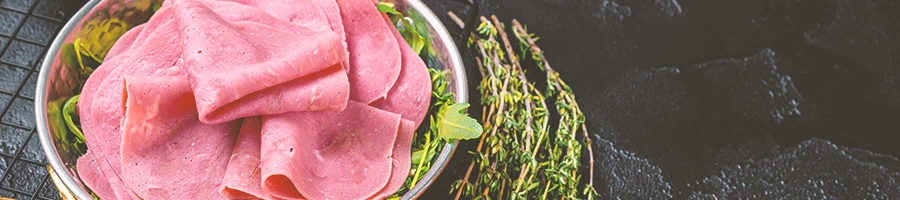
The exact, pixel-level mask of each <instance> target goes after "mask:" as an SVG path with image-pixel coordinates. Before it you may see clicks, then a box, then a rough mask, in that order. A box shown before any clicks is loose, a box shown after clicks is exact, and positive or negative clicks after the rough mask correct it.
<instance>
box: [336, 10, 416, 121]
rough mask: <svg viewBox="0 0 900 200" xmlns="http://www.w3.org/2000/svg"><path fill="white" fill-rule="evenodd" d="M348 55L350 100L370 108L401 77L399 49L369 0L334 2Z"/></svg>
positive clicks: (388, 28) (387, 25) (386, 25)
mask: <svg viewBox="0 0 900 200" xmlns="http://www.w3.org/2000/svg"><path fill="white" fill-rule="evenodd" d="M337 3H338V6H339V7H340V10H341V20H342V21H343V22H344V31H346V33H347V49H348V50H349V51H350V71H348V74H347V76H348V77H349V79H350V100H354V101H357V102H361V103H365V104H369V103H372V102H373V101H375V100H378V99H380V98H384V97H385V96H387V94H388V91H389V90H390V89H391V87H393V85H394V83H395V82H396V81H397V77H398V76H399V75H400V64H401V60H400V49H399V47H398V45H397V44H398V43H397V39H396V38H394V36H393V35H392V34H391V29H393V27H390V25H389V24H386V23H384V21H382V19H381V13H380V12H378V10H377V9H376V8H375V5H374V3H373V2H372V1H371V0H337Z"/></svg>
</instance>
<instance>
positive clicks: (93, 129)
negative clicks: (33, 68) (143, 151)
mask: <svg viewBox="0 0 900 200" xmlns="http://www.w3.org/2000/svg"><path fill="white" fill-rule="evenodd" d="M166 10H167V9H160V12H158V13H157V14H156V15H154V16H153V17H152V18H151V20H150V21H149V22H148V23H147V24H148V25H147V26H146V27H145V28H146V30H148V31H142V33H141V35H142V36H146V37H141V36H139V37H138V38H139V39H138V40H136V41H135V44H133V45H132V50H128V51H126V52H123V53H122V54H120V55H118V56H115V57H113V58H111V59H109V60H106V61H105V62H104V63H103V65H101V66H100V67H99V68H98V70H97V71H95V72H94V73H93V74H92V75H91V77H90V78H89V79H88V81H87V82H86V83H85V87H84V91H83V92H82V98H81V99H84V101H81V99H80V100H79V103H78V107H79V108H78V109H79V112H81V113H80V114H81V115H80V116H81V117H82V118H81V122H82V125H83V126H82V128H83V130H84V133H85V140H86V143H87V145H88V148H89V149H91V151H92V152H93V153H94V154H93V155H94V159H95V160H96V161H97V163H98V165H99V167H100V170H101V172H102V173H103V174H104V175H106V177H107V178H108V179H109V184H110V187H111V188H112V190H113V192H114V194H115V197H116V198H117V199H137V198H138V197H137V196H136V195H135V194H134V193H133V192H132V191H130V190H129V189H127V188H125V187H124V184H123V182H122V179H121V177H120V173H121V171H122V167H121V159H122V158H121V154H120V152H119V147H120V143H119V142H120V141H121V129H120V128H121V123H122V119H123V115H122V113H124V111H123V110H122V109H121V104H122V93H123V88H122V86H123V76H124V75H178V74H183V70H181V68H180V67H179V66H177V65H175V63H176V62H177V61H178V57H179V56H180V54H181V53H180V51H179V49H181V45H180V44H181V43H180V42H179V40H178V39H179V38H180V35H179V33H178V32H174V31H168V30H173V29H175V28H177V27H176V26H175V24H174V23H171V21H169V23H166V22H160V20H163V21H164V20H166V18H169V19H171V17H172V15H171V14H172V13H171V11H166ZM151 26H154V27H157V28H155V29H149V27H151ZM140 38H145V39H143V40H145V41H152V42H139V40H141V39H140Z"/></svg>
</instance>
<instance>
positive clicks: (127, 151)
mask: <svg viewBox="0 0 900 200" xmlns="http://www.w3.org/2000/svg"><path fill="white" fill-rule="evenodd" d="M125 83H126V84H125V88H126V92H127V95H126V96H127V97H126V99H127V100H126V108H125V123H124V127H123V128H122V129H123V133H122V150H121V151H122V180H123V181H124V183H125V185H126V186H127V187H128V188H130V189H131V190H133V191H134V192H135V193H136V194H137V195H138V196H139V197H140V198H142V199H224V198H223V197H222V196H221V195H219V193H218V192H217V190H218V188H219V186H220V185H221V184H222V177H223V176H224V174H225V168H224V167H223V166H226V165H227V163H228V158H229V156H230V155H231V148H232V147H233V146H234V142H235V139H236V136H237V130H238V128H239V125H240V124H239V123H237V122H238V121H234V122H229V123H223V124H218V125H206V124H203V123H200V121H199V120H198V119H197V109H196V107H195V104H194V99H193V94H191V90H190V86H189V83H188V80H187V77H183V76H129V77H127V78H126V82H125Z"/></svg>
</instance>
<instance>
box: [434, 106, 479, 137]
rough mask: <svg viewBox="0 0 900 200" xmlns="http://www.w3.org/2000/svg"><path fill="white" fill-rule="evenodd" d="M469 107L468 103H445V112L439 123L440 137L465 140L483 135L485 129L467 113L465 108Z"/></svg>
mask: <svg viewBox="0 0 900 200" xmlns="http://www.w3.org/2000/svg"><path fill="white" fill-rule="evenodd" d="M468 107H469V104H468V103H460V104H453V105H450V106H447V105H445V107H444V108H443V109H442V110H443V111H444V113H443V114H442V115H441V119H440V122H439V123H438V137H439V138H442V139H445V140H450V139H462V140H465V139H472V138H477V137H479V136H481V133H482V131H483V129H482V127H481V124H478V121H475V119H474V118H472V117H469V116H468V115H466V114H465V109H466V108H468Z"/></svg>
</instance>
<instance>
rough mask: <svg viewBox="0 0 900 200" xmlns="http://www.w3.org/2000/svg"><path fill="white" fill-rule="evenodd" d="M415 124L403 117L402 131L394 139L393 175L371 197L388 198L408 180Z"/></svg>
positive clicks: (392, 154) (392, 155) (401, 122)
mask: <svg viewBox="0 0 900 200" xmlns="http://www.w3.org/2000/svg"><path fill="white" fill-rule="evenodd" d="M415 124H416V123H415V122H413V121H409V120H406V119H401V121H400V131H399V132H398V133H397V140H396V141H394V149H393V153H391V177H390V178H389V179H388V182H387V184H386V185H385V186H384V188H382V189H381V190H380V191H378V193H375V195H374V196H372V198H371V199H386V198H388V197H390V196H391V195H393V194H394V193H395V192H397V190H398V189H400V187H401V186H403V182H406V177H408V176H409V169H410V167H411V163H412V162H411V160H410V157H411V155H412V153H411V151H412V150H411V149H412V142H413V136H414V135H415V134H416V128H417V127H418V126H415Z"/></svg>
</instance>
